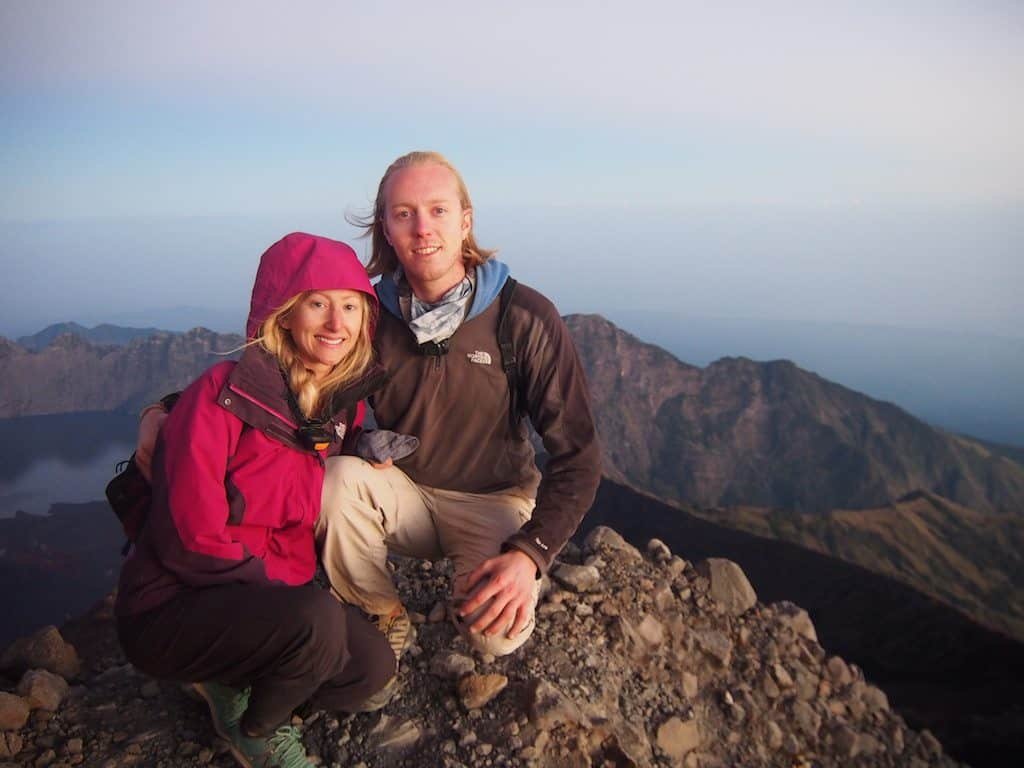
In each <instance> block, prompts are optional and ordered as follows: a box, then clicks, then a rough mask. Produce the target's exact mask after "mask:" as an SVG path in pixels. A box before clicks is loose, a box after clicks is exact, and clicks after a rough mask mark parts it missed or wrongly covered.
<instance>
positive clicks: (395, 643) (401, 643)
mask: <svg viewBox="0 0 1024 768" xmlns="http://www.w3.org/2000/svg"><path fill="white" fill-rule="evenodd" d="M370 622H371V623H372V624H373V625H374V626H376V627H377V629H379V630H380V631H381V634H383V635H384V637H386V638H387V639H388V645H390V646H391V650H393V651H394V652H395V659H396V660H398V661H401V659H402V653H403V652H404V651H405V649H406V648H408V647H409V646H410V645H412V622H411V621H409V613H408V612H407V611H406V610H405V607H404V606H401V605H400V606H398V608H396V609H395V610H394V611H393V612H392V613H391V615H389V616H370Z"/></svg>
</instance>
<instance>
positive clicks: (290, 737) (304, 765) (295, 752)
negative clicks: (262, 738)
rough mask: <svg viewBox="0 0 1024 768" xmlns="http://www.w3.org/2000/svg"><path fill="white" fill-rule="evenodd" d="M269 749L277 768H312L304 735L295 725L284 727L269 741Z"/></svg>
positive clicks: (273, 763) (275, 732)
mask: <svg viewBox="0 0 1024 768" xmlns="http://www.w3.org/2000/svg"><path fill="white" fill-rule="evenodd" d="M267 747H268V748H269V750H270V757H271V759H272V760H273V762H272V763H271V765H273V766H276V767H277V768H310V767H311V765H312V764H311V763H310V762H309V759H308V756H307V755H306V748H305V746H303V744H302V734H301V733H300V731H299V729H298V728H296V727H295V726H294V725H282V726H281V727H280V728H278V729H277V730H276V731H274V735H273V736H270V737H269V738H268V739H267Z"/></svg>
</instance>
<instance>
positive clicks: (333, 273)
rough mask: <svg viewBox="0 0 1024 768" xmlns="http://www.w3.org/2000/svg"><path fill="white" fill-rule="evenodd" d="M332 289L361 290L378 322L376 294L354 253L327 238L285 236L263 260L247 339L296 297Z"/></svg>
mask: <svg viewBox="0 0 1024 768" xmlns="http://www.w3.org/2000/svg"><path fill="white" fill-rule="evenodd" d="M331 289H341V290H349V291H362V292H363V293H365V294H366V295H367V296H368V297H369V299H370V309H371V312H370V315H371V318H373V319H376V317H377V295H376V294H375V293H374V292H373V288H372V287H371V286H370V279H369V278H368V277H367V276H366V269H365V268H364V267H363V265H362V264H360V263H359V259H358V257H357V256H356V252H355V251H353V250H352V249H351V248H350V247H349V246H347V245H345V243H341V242H338V241H337V240H329V239H327V238H326V237H318V236H316V235H307V234H305V233H304V232H292V233H291V234H290V235H285V236H284V237H282V238H281V239H280V240H278V241H277V242H276V243H274V244H273V245H272V246H270V247H269V248H268V249H267V252H266V253H264V254H263V256H262V257H261V258H260V267H259V269H258V270H257V271H256V282H255V283H254V284H253V287H252V303H251V304H250V305H249V320H248V321H247V322H246V324H245V336H246V338H247V339H250V340H251V339H253V338H255V336H256V334H257V333H259V329H260V326H261V325H262V324H263V321H264V320H266V319H267V317H268V316H269V315H270V313H271V312H273V311H274V310H275V309H277V308H278V307H280V306H281V305H282V304H284V303H285V302H286V301H287V300H288V299H290V298H291V297H292V296H294V295H295V294H297V293H304V292H306V291H328V290H331Z"/></svg>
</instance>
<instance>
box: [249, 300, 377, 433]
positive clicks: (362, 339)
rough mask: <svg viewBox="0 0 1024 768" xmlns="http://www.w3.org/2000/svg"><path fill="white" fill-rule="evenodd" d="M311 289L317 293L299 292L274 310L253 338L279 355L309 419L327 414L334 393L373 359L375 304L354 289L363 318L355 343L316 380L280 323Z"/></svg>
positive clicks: (274, 354) (278, 357)
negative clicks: (329, 369) (320, 378)
mask: <svg viewBox="0 0 1024 768" xmlns="http://www.w3.org/2000/svg"><path fill="white" fill-rule="evenodd" d="M311 293H315V291H304V292H303V293H299V294H296V295H295V296H292V297H291V298H290V299H288V301H286V302H285V303H284V304H282V305H281V306H280V307H278V308H277V309H275V310H274V311H273V312H271V313H270V315H268V316H267V319H266V320H264V321H263V323H262V324H261V325H260V331H259V334H258V335H257V336H256V338H255V339H253V340H252V342H250V343H252V344H259V345H260V346H261V347H263V349H265V350H266V351H267V352H269V353H270V354H272V355H273V356H274V357H276V358H277V359H278V361H279V362H280V364H281V367H282V368H283V369H284V371H285V374H286V375H287V378H288V386H289V387H291V390H292V392H294V393H295V399H296V400H297V401H298V404H299V410H300V411H302V415H303V416H305V417H306V418H307V419H309V418H316V417H318V416H321V415H328V414H324V411H325V410H326V409H327V407H328V405H329V404H330V402H331V398H333V397H334V394H335V393H336V392H337V391H338V390H340V389H342V388H343V387H344V386H346V385H347V384H350V383H351V382H353V381H355V380H356V379H358V378H359V377H360V376H361V375H363V373H365V372H366V369H367V368H369V367H370V364H371V363H372V362H373V338H372V333H373V331H372V328H373V319H374V318H373V316H372V315H373V311H372V305H371V304H370V300H369V299H368V298H367V297H366V296H365V295H364V294H363V292H362V291H355V293H357V294H359V301H360V304H361V306H362V322H361V324H360V326H359V336H358V337H357V338H356V342H355V345H354V346H353V347H352V350H351V351H350V352H349V353H348V354H347V355H346V356H345V358H344V359H343V360H342V361H341V362H340V363H338V364H337V365H336V366H334V368H332V369H331V372H330V373H328V374H327V376H326V377H325V378H324V379H323V380H322V381H319V382H317V381H316V380H315V379H314V378H313V372H312V371H310V370H309V369H308V368H306V366H305V365H303V363H302V361H301V360H300V359H299V356H298V353H297V351H296V349H295V342H294V341H293V340H292V335H291V333H289V332H288V330H287V329H286V328H285V327H284V326H282V325H281V319H282V318H284V317H285V316H286V315H287V314H288V313H289V312H291V311H292V309H294V308H295V305H296V304H298V303H299V302H300V301H302V300H303V299H304V298H305V297H306V296H308V295H309V294H311Z"/></svg>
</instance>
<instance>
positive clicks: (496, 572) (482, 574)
mask: <svg viewBox="0 0 1024 768" xmlns="http://www.w3.org/2000/svg"><path fill="white" fill-rule="evenodd" d="M536 580H537V566H536V565H535V564H534V562H533V560H532V559H531V558H530V556H529V555H527V554H526V553H525V552H523V551H521V550H518V549H512V550H509V551H508V552H505V553H504V554H501V555H498V556H497V557H492V558H491V559H489V560H484V562H482V563H481V564H480V565H478V566H477V567H476V568H475V569H474V570H473V571H471V572H470V574H469V575H468V576H467V577H466V590H467V591H468V592H469V594H468V595H467V596H466V598H465V600H464V601H463V602H462V605H460V606H459V607H458V615H459V617H460V618H462V617H465V616H470V615H472V614H473V612H474V611H476V610H478V609H479V608H480V607H481V606H483V605H485V604H486V603H487V601H488V600H490V599H491V598H492V597H493V598H494V600H493V602H491V604H490V605H489V606H488V608H487V610H486V611H484V612H483V613H482V614H480V616H478V617H477V619H476V621H474V622H473V624H472V625H471V626H470V628H469V631H470V632H483V633H484V634H485V635H496V634H498V633H499V632H503V631H504V630H505V627H508V626H509V625H511V628H510V629H509V630H508V632H507V633H506V637H515V636H516V635H518V634H519V633H520V632H522V631H523V629H525V628H526V625H527V624H528V623H529V622H530V615H531V609H532V608H533V590H534V584H535V582H536Z"/></svg>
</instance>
